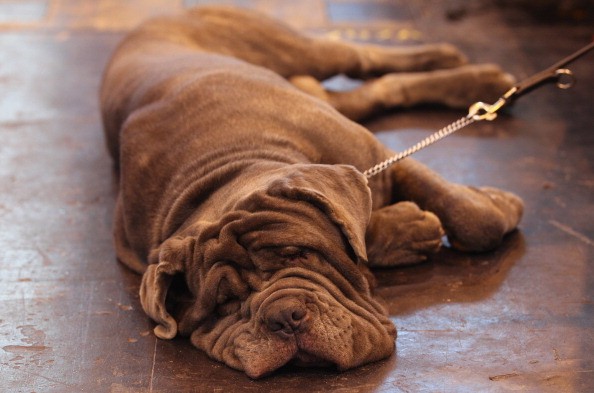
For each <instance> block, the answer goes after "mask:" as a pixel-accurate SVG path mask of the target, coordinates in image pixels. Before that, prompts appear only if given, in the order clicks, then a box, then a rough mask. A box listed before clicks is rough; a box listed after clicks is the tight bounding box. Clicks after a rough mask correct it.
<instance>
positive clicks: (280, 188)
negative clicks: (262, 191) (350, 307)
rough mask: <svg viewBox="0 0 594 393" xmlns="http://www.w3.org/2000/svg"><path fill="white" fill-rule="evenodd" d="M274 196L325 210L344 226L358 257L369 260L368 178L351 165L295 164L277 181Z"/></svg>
mask: <svg viewBox="0 0 594 393" xmlns="http://www.w3.org/2000/svg"><path fill="white" fill-rule="evenodd" d="M268 192H269V194H270V195H276V196H282V197H284V198H289V199H295V200H305V201H307V202H309V203H311V204H313V205H315V206H317V207H318V208H319V209H321V210H322V211H324V212H325V213H326V214H327V215H328V217H330V219H331V220H332V221H333V222H334V223H335V224H336V225H337V226H338V227H339V228H340V229H341V231H342V233H343V235H344V236H345V237H346V239H347V240H348V242H349V244H350V246H351V248H352V249H353V251H354V253H355V256H356V257H357V258H358V259H359V260H360V261H362V262H363V261H367V253H366V251H365V231H366V229H367V224H368V223H369V219H370V216H371V191H370V190H369V187H368V186H367V179H366V178H365V176H364V175H363V174H362V173H361V172H359V171H358V170H357V169H356V168H354V167H352V166H349V165H311V164H310V165H291V166H290V167H289V168H287V174H286V175H285V176H283V177H282V178H280V179H277V180H275V181H274V182H273V183H272V184H271V185H270V187H269V190H268Z"/></svg>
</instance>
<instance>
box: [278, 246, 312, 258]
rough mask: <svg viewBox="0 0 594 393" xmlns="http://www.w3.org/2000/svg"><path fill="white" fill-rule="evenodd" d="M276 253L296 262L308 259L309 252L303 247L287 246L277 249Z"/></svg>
mask: <svg viewBox="0 0 594 393" xmlns="http://www.w3.org/2000/svg"><path fill="white" fill-rule="evenodd" d="M275 253H276V254H277V255H278V256H280V257H281V258H283V259H288V260H295V259H304V258H307V255H308V250H306V249H305V248H302V247H296V246H286V247H279V248H276V249H275Z"/></svg>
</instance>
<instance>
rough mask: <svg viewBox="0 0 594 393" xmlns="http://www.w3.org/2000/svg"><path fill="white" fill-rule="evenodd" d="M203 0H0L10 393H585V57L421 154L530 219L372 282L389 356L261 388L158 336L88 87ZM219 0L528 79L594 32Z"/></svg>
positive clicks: (512, 16) (486, 17)
mask: <svg viewBox="0 0 594 393" xmlns="http://www.w3.org/2000/svg"><path fill="white" fill-rule="evenodd" d="M205 3H210V1H202V0H186V1H182V0H176V1H170V0H128V1H125V2H124V1H120V0H97V1H92V0H86V1H82V0H30V1H20V0H0V392H39V393H41V392H231V391H232V392H242V391H246V392H252V391H253V392H266V391H275V392H306V391H307V392H322V391H338V392H504V391H520V392H592V391H594V258H593V255H594V224H593V222H594V206H593V202H594V126H593V124H594V107H593V100H594V72H593V70H594V53H591V54H590V55H589V56H588V57H586V58H583V59H582V60H580V61H579V62H576V63H575V64H573V65H572V66H571V69H572V70H573V72H574V73H575V75H576V76H577V79H578V83H577V85H576V86H575V87H574V88H573V89H571V90H568V91H561V90H558V89H556V88H554V87H553V86H546V87H543V88H542V89H540V90H538V91H535V92H534V93H533V94H531V95H530V96H527V97H525V98H523V99H522V100H521V101H519V102H517V104H516V105H515V106H514V107H513V108H512V110H511V111H509V113H508V115H506V116H502V117H501V118H499V119H498V120H497V121H495V122H493V123H488V124H477V125H473V126H472V127H471V128H469V129H467V130H465V131H461V132H460V133H459V134H457V135H455V136H452V137H451V138H449V139H447V140H445V141H444V142H442V143H441V144H439V145H436V146H434V147H432V148H430V149H428V150H426V151H423V152H422V153H420V154H418V156H417V158H418V159H419V160H421V161H423V162H425V163H426V164H427V165H429V166H431V167H432V168H434V169H436V170H437V171H439V172H441V173H442V174H443V175H444V176H445V177H447V178H448V179H450V180H454V181H460V182H464V183H468V184H475V185H483V184H484V185H494V186H498V187H502V188H505V189H509V190H512V191H514V192H516V193H518V194H519V195H521V196H522V197H523V198H524V199H525V201H526V213H525V218H524V220H523V222H522V224H521V230H520V231H519V232H517V233H515V234H513V235H512V236H510V237H509V238H508V239H507V240H506V242H505V244H504V245H503V247H501V248H500V249H499V250H498V251H496V252H493V253H490V254H480V255H465V254H460V253H455V252H452V251H448V250H444V251H443V252H442V253H440V254H439V256H438V257H437V258H435V260H434V261H432V262H429V263H426V264H423V265H420V266H417V267H411V268H402V269H393V270H386V271H381V272H379V273H378V277H379V283H380V288H379V290H378V294H379V295H380V296H381V297H382V298H383V299H384V300H385V302H386V305H387V307H388V309H389V312H390V314H391V316H392V319H393V321H394V322H395V324H396V325H397V327H398V329H399V336H398V339H397V351H396V353H395V354H394V356H392V357H391V358H390V359H388V360H386V361H382V362H379V363H376V364H372V365H368V366H364V367H361V368H358V369H355V370H352V371H348V372H345V373H338V372H335V371H332V370H299V369H283V370H281V371H280V372H279V373H277V374H275V375H273V376H271V377H268V378H266V379H263V380H259V381H252V380H250V379H248V378H247V377H246V376H244V374H242V373H240V372H236V371H233V370H231V369H229V368H227V367H226V366H224V365H222V364H219V363H216V362H214V361H211V360H209V359H208V358H207V357H205V356H204V355H203V354H202V353H201V352H199V351H198V350H195V349H193V347H191V346H190V344H189V343H188V342H187V341H185V340H181V339H176V340H173V341H161V340H157V339H156V338H155V337H154V336H153V334H152V327H153V325H152V323H151V322H150V321H149V320H148V318H147V317H146V316H145V315H144V313H143V312H142V310H141V307H140V305H139V301H138V295H137V292H138V287H139V278H138V277H137V276H135V275H134V274H132V273H130V272H129V271H127V270H125V269H124V268H122V267H121V266H120V265H118V263H117V262H116V260H115V257H114V250H113V246H112V243H111V226H112V213H113V208H114V197H115V192H116V188H115V185H114V179H113V175H112V172H111V163H110V160H109V158H108V155H107V153H106V151H105V148H104V142H103V136H102V130H101V124H100V119H99V114H98V106H97V90H98V84H99V80H100V75H101V72H102V69H103V67H104V64H105V62H106V59H107V57H108V55H109V53H110V51H111V50H112V49H113V48H114V46H115V45H116V43H117V42H118V40H119V39H120V38H121V37H122V35H123V34H124V33H125V32H126V31H128V30H129V29H130V28H132V27H133V26H135V25H136V24H137V23H138V22H139V21H140V20H142V19H143V18H145V17H147V16H150V15H154V14H158V13H162V12H171V11H176V10H180V9H182V8H184V7H186V6H191V5H197V4H205ZM220 3H227V4H237V5H240V6H244V7H250V8H254V9H258V10H262V11H264V12H266V13H269V14H271V15H274V16H277V17H280V18H283V19H284V20H286V21H288V22H289V23H291V24H292V25H294V26H295V27H297V28H299V29H302V30H304V31H307V32H310V33H313V34H320V35H327V36H329V37H333V38H339V37H342V38H346V39H357V40H360V41H370V42H375V43H379V44H386V45H410V44H415V43H421V42H436V41H449V42H452V43H454V44H456V45H458V46H459V47H460V48H462V49H463V50H464V51H465V52H466V53H467V54H468V56H469V57H470V58H471V59H472V60H473V61H476V62H496V63H499V64H501V65H502V66H504V67H505V68H506V69H507V70H508V71H509V72H511V73H513V74H515V75H516V76H517V77H518V78H524V77H526V76H528V75H530V74H531V73H533V72H535V71H538V70H540V69H541V68H544V67H546V66H549V65H551V64H553V63H554V62H555V61H557V60H558V59H560V58H561V57H563V56H565V55H567V54H569V53H571V52H572V51H574V50H576V49H578V48H579V47H581V46H582V45H584V44H586V43H588V42H589V41H590V40H591V39H592V33H593V32H592V29H591V26H592V24H591V23H590V24H588V23H581V24H580V23H573V22H572V23H569V22H567V21H564V22H558V21H557V22H554V23H553V22H546V23H545V22H542V21H538V20H535V19H533V18H532V17H530V16H529V15H527V14H525V13H523V12H522V11H521V10H517V9H506V10H502V9H497V8H496V7H494V6H492V5H491V4H492V3H494V2H491V1H489V0H483V1H476V2H463V1H446V2H443V1H437V0H433V1H425V2H421V1H416V2H415V1H404V0H369V1H363V0H359V1H357V0H300V1H282V0H266V1H265V0H228V1H221V2H220ZM576 15H577V14H576ZM565 16H566V15H565ZM578 16H579V15H578ZM337 83H341V82H337ZM461 115H463V113H462V112H457V111H452V110H446V109H440V108H422V109H417V110H413V111H406V112H400V113H398V111H394V112H393V113H391V114H389V115H386V116H383V117H381V118H376V119H374V120H372V121H369V122H368V124H367V125H368V126H369V127H370V128H371V129H372V130H373V131H376V132H377V136H378V138H380V139H381V140H382V141H384V142H385V143H386V144H388V145H390V146H391V147H392V148H394V149H399V148H400V147H405V146H408V145H409V144H411V143H413V142H416V141H417V140H418V139H420V138H422V137H425V136H427V135H428V134H429V133H430V132H431V131H433V130H435V129H437V128H440V127H442V126H444V125H446V124H448V123H449V122H451V121H453V120H455V119H457V118H458V117H460V116H461Z"/></svg>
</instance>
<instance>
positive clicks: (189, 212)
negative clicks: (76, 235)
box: [101, 8, 522, 378]
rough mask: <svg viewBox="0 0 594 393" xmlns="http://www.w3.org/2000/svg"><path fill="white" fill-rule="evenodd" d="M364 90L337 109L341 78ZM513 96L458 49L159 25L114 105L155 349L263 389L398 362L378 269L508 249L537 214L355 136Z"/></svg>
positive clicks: (252, 24) (132, 255)
mask: <svg viewBox="0 0 594 393" xmlns="http://www.w3.org/2000/svg"><path fill="white" fill-rule="evenodd" d="M341 73H343V74H347V75H349V76H351V77H355V78H362V79H364V80H365V83H363V84H362V85H361V86H360V87H358V88H356V89H354V90H352V91H349V92H329V91H326V90H324V88H323V86H322V85H321V84H320V83H319V81H320V80H323V79H325V78H328V77H331V76H333V75H336V74H341ZM511 83H512V79H511V77H509V76H508V75H507V74H505V73H503V72H502V71H500V70H499V69H498V68H497V67H495V66H492V65H465V58H464V56H462V55H461V54H460V53H459V52H458V51H457V50H456V49H454V48H453V47H451V46H449V45H425V46H421V47H414V48H413V47H406V48H382V47H377V46H371V45H355V44H349V43H342V42H338V41H327V40H322V39H315V38H310V37H306V36H303V35H300V34H298V33H296V32H294V31H292V30H291V29H289V28H288V27H286V26H284V25H282V24H280V23H278V22H275V21H272V20H269V19H267V18H265V17H264V16H262V15H258V14H255V13H252V12H249V11H239V10H234V9H231V8H202V9H193V10H189V11H187V12H186V13H184V14H182V15H178V16H171V17H162V18H158V19H155V20H152V21H149V22H147V23H145V24H144V25H142V26H141V27H139V28H138V29H137V30H135V31H134V32H132V33H131V34H129V36H128V37H127V38H126V39H125V40H124V41H123V42H122V43H121V44H120V46H119V47H118V49H117V50H116V52H115V53H114V55H113V58H112V59H111V61H110V63H109V65H108V67H107V69H106V71H105V75H104V79H103V84H102V88H101V107H102V114H103V121H104V126H105V132H106V138H107V144H108V148H109V151H110V153H111V154H112V156H113V159H114V162H115V165H116V167H117V169H118V173H119V180H120V189H119V195H118V199H117V206H116V215H115V229H114V238H115V246H116V252H117V255H118V259H119V260H120V261H121V262H123V263H124V264H125V265H127V266H128V267H130V268H131V269H133V270H135V271H136V272H138V273H140V274H142V275H143V278H142V284H141V290H140V298H141V302H142V306H143V308H144V310H145V311H146V313H147V314H148V315H149V316H150V317H151V318H152V319H153V320H154V321H155V322H156V323H157V326H156V328H155V334H156V335H157V336H158V337H160V338H163V339H170V338H173V337H174V336H176V335H177V334H180V335H183V336H188V337H190V340H191V342H192V343H193V344H194V345H195V346H196V347H198V348H200V349H202V350H204V351H205V352H206V353H207V354H208V355H209V356H211V357H212V358H214V359H217V360H219V361H222V362H224V363H226V364H227V365H229V366H231V367H233V368H236V369H239V370H244V371H245V372H246V373H247V374H248V375H249V376H250V377H253V378H257V377H261V376H263V375H266V374H268V373H270V372H272V371H274V370H276V369H278V368H279V367H282V366H283V365H285V364H288V363H293V364H297V365H303V366H333V367H336V368H338V369H340V370H344V369H348V368H352V367H355V366H358V365H361V364H365V363H369V362H372V361H375V360H379V359H382V358H386V357H388V356H390V354H391V353H392V352H393V350H394V339H395V337H396V329H395V328H394V326H393V324H392V322H391V321H390V319H389V317H388V315H387V313H386V311H385V310H384V309H383V308H382V307H381V306H380V305H379V304H378V303H377V302H376V301H375V300H374V299H373V297H372V295H371V292H370V282H371V281H372V280H371V275H370V271H369V269H368V266H372V267H373V266H396V265H403V264H410V263H416V262H420V261H423V260H425V259H426V258H427V257H428V256H429V255H431V254H433V253H435V252H436V251H437V250H438V249H439V247H440V246H441V239H442V236H443V235H444V234H446V235H447V236H448V239H449V241H450V242H451V244H452V245H453V246H454V247H456V248H458V249H461V250H467V251H484V250H489V249H492V248H494V247H496V246H497V245H498V244H499V243H500V242H501V240H502V238H503V236H504V235H505V234H506V233H508V232H510V231H512V230H513V229H514V228H515V227H516V225H517V224H518V222H519V220H520V217H521V214H522V202H521V200H520V199H519V198H518V197H516V196H514V195H513V194H510V193H507V192H503V191H500V190H497V189H493V188H473V187H466V186H462V185H458V184H452V183H448V182H446V181H445V180H443V179H442V178H440V177H439V176H438V175H437V174H435V173H433V172H432V171H430V170H429V169H427V168H425V167H424V166H422V165H421V164H419V163H417V162H415V161H414V160H412V159H406V160H404V161H402V162H400V163H398V164H397V165H394V166H393V167H392V168H390V169H389V170H388V171H386V172H384V173H382V174H380V175H377V176H375V177H373V178H371V179H370V180H369V181H367V179H366V178H365V177H364V176H363V175H362V174H361V171H363V170H365V169H367V168H369V167H371V166H373V165H374V164H376V163H377V162H380V161H382V160H384V159H385V158H387V157H389V156H391V155H392V154H393V152H392V151H390V150H389V149H387V148H386V147H384V146H383V145H381V144H380V143H379V142H378V141H377V140H376V139H375V138H374V137H373V135H372V134H371V133H370V132H368V131H367V130H366V129H365V128H363V127H361V126H360V125H358V124H357V123H354V122H353V121H352V120H350V119H359V118H362V117H365V116H369V115H371V114H373V113H375V112H376V111H378V110H382V109H385V108H390V107H397V106H410V105H415V104H419V103H436V104H444V105H449V106H453V107H460V106H465V105H467V104H469V103H471V102H474V101H477V100H479V99H480V100H490V99H493V98H495V97H497V95H498V94H500V93H501V92H502V91H505V90H506V89H507V88H508V87H509V86H510V84H511Z"/></svg>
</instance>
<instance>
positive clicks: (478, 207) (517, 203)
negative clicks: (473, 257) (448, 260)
mask: <svg viewBox="0 0 594 393" xmlns="http://www.w3.org/2000/svg"><path fill="white" fill-rule="evenodd" d="M442 207H443V214H440V218H441V220H442V222H443V225H444V228H445V230H446V233H447V235H448V239H449V241H450V243H451V244H452V246H453V247H454V248H457V249H459V250H463V251H487V250H491V249H493V248H495V247H496V246H498V245H499V244H500V243H501V241H502V239H503V236H505V234H507V233H509V232H511V231H512V230H514V229H515V228H516V227H517V226H518V224H519V222H520V219H521V218H522V213H523V210H524V204H523V202H522V200H521V199H520V198H519V197H518V196H517V195H514V194H512V193H510V192H505V191H502V190H499V189H496V188H491V187H483V188H475V187H466V186H454V187H453V188H452V192H451V193H450V195H449V196H448V197H446V198H445V199H444V201H443V204H442Z"/></svg>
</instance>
